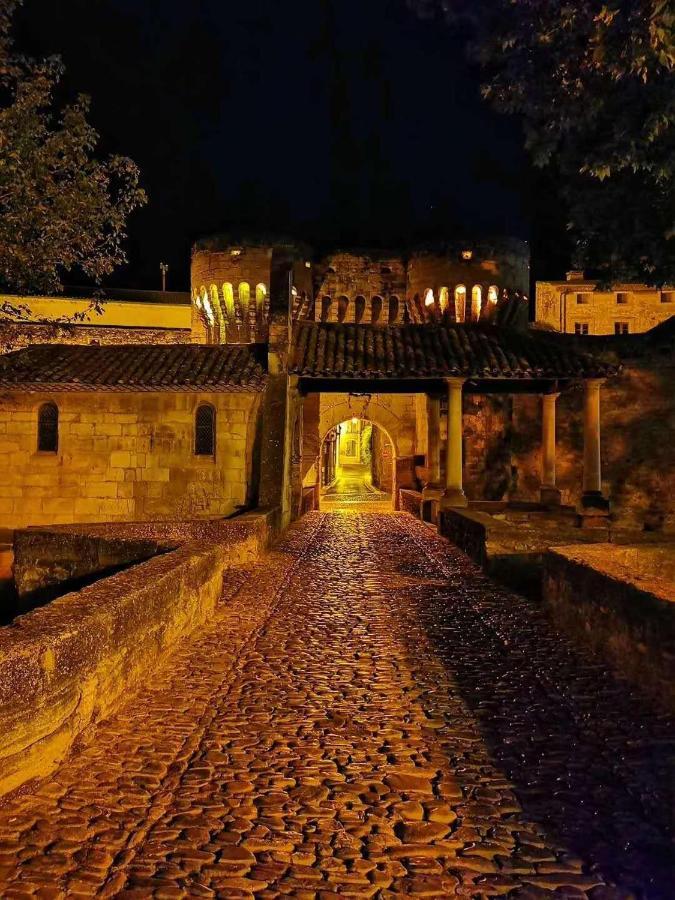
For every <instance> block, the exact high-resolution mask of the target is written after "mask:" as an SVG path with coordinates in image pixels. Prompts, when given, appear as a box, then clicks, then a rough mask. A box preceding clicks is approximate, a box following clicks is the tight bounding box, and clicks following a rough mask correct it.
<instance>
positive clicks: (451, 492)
mask: <svg viewBox="0 0 675 900" xmlns="http://www.w3.org/2000/svg"><path fill="white" fill-rule="evenodd" d="M468 505H469V501H468V500H467V499H466V494H465V493H464V491H463V490H462V489H461V488H446V489H445V491H444V492H443V495H442V497H441V509H453V508H456V507H466V506H468Z"/></svg>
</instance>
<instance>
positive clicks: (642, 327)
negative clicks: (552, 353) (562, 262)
mask: <svg viewBox="0 0 675 900" xmlns="http://www.w3.org/2000/svg"><path fill="white" fill-rule="evenodd" d="M579 298H580V299H581V301H583V302H579ZM673 315H675V290H673V288H670V289H668V288H665V289H663V290H658V289H657V288H648V287H646V286H645V285H639V284H618V285H615V286H614V287H613V288H612V290H599V289H597V288H596V285H595V282H593V281H538V282H537V285H536V301H535V322H537V323H538V324H540V325H545V326H547V327H548V328H553V329H555V330H556V331H563V332H566V333H569V334H574V333H575V326H576V325H581V324H584V325H587V326H588V332H587V333H588V334H614V333H615V325H616V323H617V322H622V323H625V324H627V326H628V333H629V334H636V333H638V332H641V331H649V329H650V328H654V326H655V325H658V324H659V323H660V322H665V321H666V320H667V319H669V318H670V317H671V316H673Z"/></svg>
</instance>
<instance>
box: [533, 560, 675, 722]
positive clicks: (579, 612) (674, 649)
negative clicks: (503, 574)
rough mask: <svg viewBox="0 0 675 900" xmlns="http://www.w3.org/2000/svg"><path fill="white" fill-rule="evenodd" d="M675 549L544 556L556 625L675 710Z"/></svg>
mask: <svg viewBox="0 0 675 900" xmlns="http://www.w3.org/2000/svg"><path fill="white" fill-rule="evenodd" d="M674 572H675V545H674V544H663V545H658V546H637V547H636V546H607V545H605V546H603V547H602V548H600V547H579V546H571V547H570V546H563V547H555V548H553V549H551V550H549V551H548V552H547V553H546V554H545V557H544V577H543V596H544V602H545V603H546V605H547V608H548V609H549V611H550V613H551V616H552V618H553V619H554V621H555V623H556V624H557V625H558V626H559V627H560V628H561V629H562V630H564V631H566V632H567V633H569V634H571V635H573V636H574V637H575V638H578V639H579V640H581V641H583V642H584V643H586V644H587V645H590V646H591V647H592V648H593V649H594V650H595V651H596V652H597V653H598V654H599V655H601V656H602V657H603V658H604V659H605V661H606V662H607V663H608V664H609V665H610V666H611V667H612V668H614V669H615V670H616V671H617V672H618V673H619V674H620V675H621V676H622V677H624V678H626V679H628V680H629V681H630V682H632V683H633V684H635V685H637V686H638V687H639V688H641V689H642V690H644V691H645V692H646V693H647V694H648V695H650V696H651V698H652V700H653V701H654V702H655V703H656V704H658V705H659V706H661V707H664V708H665V709H667V710H668V711H669V712H671V713H672V712H675V579H673V574H674Z"/></svg>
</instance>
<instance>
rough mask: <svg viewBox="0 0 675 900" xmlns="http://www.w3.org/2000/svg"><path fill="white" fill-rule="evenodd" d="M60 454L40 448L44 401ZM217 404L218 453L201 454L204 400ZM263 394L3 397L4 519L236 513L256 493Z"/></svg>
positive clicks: (41, 521)
mask: <svg viewBox="0 0 675 900" xmlns="http://www.w3.org/2000/svg"><path fill="white" fill-rule="evenodd" d="M47 401H51V402H54V403H56V405H57V407H58V409H59V441H58V452H56V453H45V452H38V451H37V416H38V409H39V407H40V406H41V405H42V404H43V403H45V402H47ZM202 402H205V403H210V404H212V405H213V406H214V407H215V409H216V453H215V456H197V455H195V453H194V420H195V411H196V409H197V406H198V405H199V404H200V403H202ZM259 403H260V396H259V395H258V394H253V393H251V394H247V393H243V392H239V393H197V392H185V393H177V392H170V391H166V392H146V393H116V392H110V391H101V392H98V393H91V392H76V393H70V392H52V393H47V392H45V393H26V392H24V393H19V392H15V391H13V392H11V393H10V392H8V393H4V394H2V395H0V467H1V468H2V471H3V473H4V485H3V490H2V491H0V526H2V527H3V528H5V529H14V528H23V527H26V526H29V525H52V524H67V523H73V522H102V521H136V520H150V519H158V520H163V519H189V518H197V519H198V518H213V517H215V516H227V515H230V514H231V513H232V512H234V511H235V509H236V508H237V507H238V506H243V505H245V504H246V503H247V502H248V499H249V489H250V484H249V478H250V473H251V465H252V462H251V460H252V453H253V443H254V434H255V421H256V417H257V415H258V407H259Z"/></svg>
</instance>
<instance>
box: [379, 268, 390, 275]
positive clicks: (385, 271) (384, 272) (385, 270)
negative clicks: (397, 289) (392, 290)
mask: <svg viewBox="0 0 675 900" xmlns="http://www.w3.org/2000/svg"><path fill="white" fill-rule="evenodd" d="M380 274H381V275H391V266H382V268H381V269H380Z"/></svg>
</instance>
